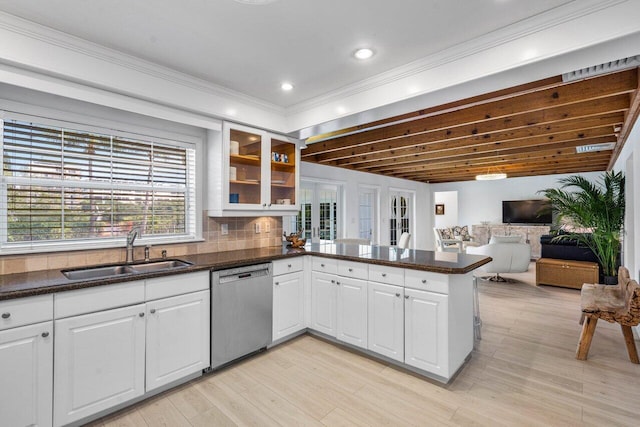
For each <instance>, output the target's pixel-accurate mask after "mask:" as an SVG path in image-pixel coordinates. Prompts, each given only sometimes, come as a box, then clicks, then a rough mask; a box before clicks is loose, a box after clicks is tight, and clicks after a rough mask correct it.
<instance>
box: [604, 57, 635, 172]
mask: <svg viewBox="0 0 640 427" xmlns="http://www.w3.org/2000/svg"><path fill="white" fill-rule="evenodd" d="M636 71H637V72H638V74H637V77H638V86H637V89H636V90H635V92H633V94H632V95H631V102H630V106H629V110H628V111H627V114H626V116H625V119H624V124H623V125H622V128H621V129H620V133H619V135H618V143H617V144H616V147H615V148H614V150H613V154H612V155H611V160H610V161H609V166H608V167H607V170H611V169H613V165H614V163H615V162H616V160H617V159H618V156H619V155H620V152H621V151H622V148H624V145H625V144H626V142H627V139H628V138H629V134H631V129H633V125H635V124H636V122H637V121H638V118H639V117H640V68H636Z"/></svg>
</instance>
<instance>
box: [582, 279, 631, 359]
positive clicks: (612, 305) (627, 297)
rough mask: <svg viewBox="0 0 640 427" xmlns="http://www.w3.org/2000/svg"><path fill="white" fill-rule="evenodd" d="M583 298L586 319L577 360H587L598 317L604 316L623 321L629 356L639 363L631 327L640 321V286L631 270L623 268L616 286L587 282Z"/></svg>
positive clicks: (621, 323) (583, 287) (613, 320)
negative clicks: (633, 278)
mask: <svg viewBox="0 0 640 427" xmlns="http://www.w3.org/2000/svg"><path fill="white" fill-rule="evenodd" d="M580 299H581V305H582V315H583V319H581V320H584V323H583V324H582V334H581V335H580V341H579V343H578V350H577V351H576V359H578V360H586V359H587V355H588V354H589V347H591V340H592V339H593V333H594V332H595V330H596V325H597V323H598V319H603V320H606V321H607V322H611V323H613V322H617V323H619V324H620V327H621V328H622V335H623V336H624V340H625V343H626V345H627V352H628V353H629V359H631V362H633V363H640V360H639V359H638V351H637V349H636V343H635V341H634V340H633V331H632V330H631V327H632V326H636V325H638V324H639V323H640V286H638V283H637V282H636V281H635V280H631V278H630V277H629V271H628V270H627V269H626V268H624V267H620V269H619V271H618V285H617V286H610V285H594V284H590V283H585V284H584V285H582V291H581V293H580Z"/></svg>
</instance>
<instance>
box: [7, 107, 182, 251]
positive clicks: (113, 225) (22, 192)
mask: <svg viewBox="0 0 640 427" xmlns="http://www.w3.org/2000/svg"><path fill="white" fill-rule="evenodd" d="M35 120H37V119H35V118H34V121H33V122H32V121H27V120H23V119H21V120H17V119H5V120H3V122H2V140H1V142H2V165H3V174H2V189H1V196H2V201H1V207H2V211H3V212H2V213H3V215H2V225H1V227H2V232H1V236H0V237H1V240H0V243H1V244H2V246H4V247H10V246H19V245H23V246H24V245H25V244H29V246H37V245H38V244H45V243H49V244H50V243H52V242H59V243H64V242H71V241H82V240H88V239H90V240H105V239H114V238H118V237H122V236H124V235H126V234H127V233H128V232H129V230H131V228H132V227H133V226H137V227H140V229H141V230H142V235H143V236H165V237H170V236H183V237H184V236H188V235H193V234H194V232H195V230H194V228H195V227H194V225H195V209H194V207H193V197H194V194H195V192H194V183H195V149H194V148H193V147H191V148H190V147H189V146H188V145H185V144H180V143H167V142H164V141H163V142H158V141H155V140H154V139H153V138H145V137H140V136H137V137H135V138H130V137H124V136H122V134H119V133H117V132H109V131H105V130H100V131H97V132H94V131H91V132H89V131H85V130H78V129H74V128H73V126H66V125H65V124H60V125H59V126H58V125H52V124H51V123H52V122H50V121H48V120H47V121H46V123H47V124H42V123H37V122H35ZM43 122H45V121H44V120H43Z"/></svg>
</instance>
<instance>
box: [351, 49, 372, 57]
mask: <svg viewBox="0 0 640 427" xmlns="http://www.w3.org/2000/svg"><path fill="white" fill-rule="evenodd" d="M353 56H354V57H355V58H356V59H369V58H371V57H372V56H373V50H372V49H369V48H368V47H363V48H360V49H358V50H356V51H355V52H354V53H353Z"/></svg>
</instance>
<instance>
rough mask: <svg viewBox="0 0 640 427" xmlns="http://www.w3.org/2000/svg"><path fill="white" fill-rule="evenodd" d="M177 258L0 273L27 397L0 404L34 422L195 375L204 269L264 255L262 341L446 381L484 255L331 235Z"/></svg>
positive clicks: (82, 414) (95, 412) (461, 355)
mask: <svg viewBox="0 0 640 427" xmlns="http://www.w3.org/2000/svg"><path fill="white" fill-rule="evenodd" d="M181 259H182V260H183V261H187V262H188V263H191V264H190V265H188V266H186V267H180V268H177V269H174V270H170V271H153V270H147V271H145V270H144V268H139V270H133V271H139V272H138V273H131V274H120V275H118V276H117V277H108V278H95V279H92V280H85V279H78V280H70V279H68V278H67V277H65V275H63V274H62V272H61V271H59V270H49V271H40V272H32V273H21V274H12V275H3V276H0V313H2V318H1V319H0V344H2V345H0V348H5V349H8V350H7V351H4V352H3V351H1V350H0V362H2V363H1V364H0V366H5V370H2V368H0V373H1V374H2V376H3V377H5V376H6V378H8V379H9V381H10V383H11V384H12V390H16V389H19V390H21V391H24V392H25V393H22V394H21V393H14V394H15V395H16V396H17V395H20V396H23V395H25V396H27V395H28V396H31V397H32V399H22V398H21V399H20V400H19V401H15V402H13V401H12V402H13V403H12V404H15V406H16V407H19V408H22V409H25V408H27V409H28V410H29V411H32V412H30V413H33V414H36V415H37V416H36V415H34V417H35V418H37V419H38V420H39V421H40V422H38V424H39V425H56V426H62V425H68V424H70V423H77V422H87V421H90V420H92V419H95V418H96V417H99V416H103V415H105V414H107V413H110V412H113V411H115V410H118V409H120V408H123V407H126V406H128V405H130V404H132V403H135V402H138V401H140V400H142V399H146V398H148V397H151V396H153V395H155V394H157V393H159V392H162V391H164V390H167V389H168V388H171V387H175V386H176V385H179V384H181V383H184V382H186V381H189V380H191V379H193V378H196V377H198V376H201V375H203V373H206V372H208V371H209V369H208V367H209V366H210V356H209V349H210V347H209V339H210V338H211V336H210V332H209V323H208V322H209V308H210V305H209V302H210V299H209V293H210V283H209V271H212V270H222V269H229V268H235V267H240V266H246V265H252V264H258V263H268V262H272V263H273V264H272V273H273V286H272V290H273V322H272V325H273V329H272V330H273V335H272V338H273V342H272V344H271V345H270V346H274V345H278V344H280V343H282V342H285V341H287V340H289V339H291V338H293V337H295V336H298V335H300V334H303V333H307V332H308V333H311V334H314V335H317V336H320V337H322V338H324V339H326V340H328V341H331V342H334V343H336V344H340V345H344V346H348V347H350V348H352V349H355V350H357V351H360V352H363V353H365V354H368V355H370V356H372V357H376V358H379V359H382V360H385V361H387V362H389V363H392V364H395V365H397V366H400V367H403V368H405V369H408V370H411V371H414V372H416V373H418V374H420V375H423V376H426V377H429V378H432V379H435V380H437V381H440V382H444V383H446V382H449V381H450V380H451V379H452V378H453V377H454V375H455V373H456V372H457V371H458V370H459V369H460V367H461V366H462V365H463V363H464V362H465V360H467V358H468V357H469V356H470V353H471V351H472V349H473V341H474V307H475V306H474V287H473V277H472V271H473V270H474V269H475V268H477V267H479V266H481V265H483V264H486V263H488V262H490V260H491V259H490V258H486V257H482V256H474V255H467V254H460V253H440V252H431V251H421V250H410V249H405V250H399V249H396V248H394V247H383V246H369V245H345V244H309V245H307V246H306V247H305V249H290V248H286V247H268V248H260V249H249V250H237V251H229V252H216V253H207V254H199V255H189V256H184V257H181ZM152 262H156V263H158V262H164V261H161V260H152ZM144 265H145V263H141V264H133V265H132V266H131V267H134V268H135V267H140V266H144ZM475 320H476V321H477V318H476V319H475ZM54 325H55V328H54V327H53V326H54ZM114 328H115V329H114ZM96 333H99V334H100V335H99V336H100V337H101V338H100V340H98V341H96ZM177 336H179V337H180V345H175V344H176V342H175V337H177ZM26 342H29V343H31V344H29V345H23V344H22V343H26ZM54 342H55V343H56V345H55V347H54V346H53V343H54ZM78 343H80V344H78ZM88 343H94V344H93V345H88ZM79 345H80V347H78V346H79ZM12 347H14V348H15V350H16V351H19V352H20V354H21V356H20V357H19V358H16V357H15V354H17V353H15V352H14V354H13V355H12V353H11V348H12ZM145 347H146V348H147V351H146V352H145V351H143V349H144V348H145ZM153 349H156V350H153ZM152 350H153V351H152ZM30 352H34V355H31V354H30ZM109 354H118V357H116V358H114V357H111V356H109ZM54 356H55V357H54ZM78 358H80V359H78ZM78 360H80V361H79V362H78ZM194 361H195V362H194ZM84 367H88V368H87V369H84ZM92 367H95V370H94V369H93V368H92ZM5 371H6V372H5ZM103 371H104V372H119V373H120V374H119V375H117V376H113V375H110V376H108V377H103V376H102V372H103ZM54 372H55V377H54V375H53V374H54ZM167 372H171V375H167ZM94 377H95V378H98V380H95V379H92V378H94ZM145 377H146V380H145ZM78 381H79V382H78ZM52 390H53V394H55V399H54V396H53V395H52ZM89 390H91V392H92V393H88V391H89ZM74 396H81V397H84V396H89V397H90V400H86V399H84V398H83V399H80V400H78V399H76V398H74ZM14 400H15V399H14ZM52 406H53V409H52ZM18 412H19V413H25V412H24V411H22V410H20V411H18ZM52 414H53V420H51V416H52ZM5 415H7V416H11V414H9V413H7V414H5ZM5 415H2V414H0V424H3V425H4V423H3V422H2V421H3V416H5ZM9 421H11V419H10V420H9ZM7 425H11V423H9V424H7Z"/></svg>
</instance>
